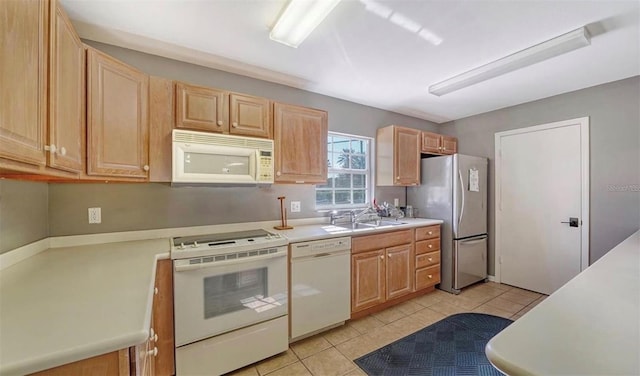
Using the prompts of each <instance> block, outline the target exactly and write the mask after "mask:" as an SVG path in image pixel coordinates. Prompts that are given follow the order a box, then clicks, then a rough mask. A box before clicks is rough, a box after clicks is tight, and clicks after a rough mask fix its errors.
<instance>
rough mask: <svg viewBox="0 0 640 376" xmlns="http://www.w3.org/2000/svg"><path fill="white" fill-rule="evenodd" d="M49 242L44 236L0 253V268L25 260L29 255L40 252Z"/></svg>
mask: <svg viewBox="0 0 640 376" xmlns="http://www.w3.org/2000/svg"><path fill="white" fill-rule="evenodd" d="M50 243H51V241H50V238H44V239H41V240H38V241H35V242H33V243H29V244H27V245H23V246H22V247H18V248H16V249H13V250H11V251H9V252H5V253H3V254H1V255H0V270H4V269H6V268H8V267H10V266H12V265H15V264H17V263H19V262H20V261H22V260H26V259H28V258H29V257H31V256H35V255H37V254H38V253H40V252H43V251H46V250H47V249H49V248H50Z"/></svg>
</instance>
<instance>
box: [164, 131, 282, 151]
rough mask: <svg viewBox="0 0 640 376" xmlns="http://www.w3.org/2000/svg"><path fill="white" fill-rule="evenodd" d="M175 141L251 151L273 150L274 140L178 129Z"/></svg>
mask: <svg viewBox="0 0 640 376" xmlns="http://www.w3.org/2000/svg"><path fill="white" fill-rule="evenodd" d="M173 141H176V142H185V143H191V144H205V145H220V146H232V147H243V148H250V149H267V150H272V149H273V141H272V140H263V139H259V138H251V137H241V136H229V135H225V134H216V133H204V132H192V131H182V130H177V129H176V130H174V131H173Z"/></svg>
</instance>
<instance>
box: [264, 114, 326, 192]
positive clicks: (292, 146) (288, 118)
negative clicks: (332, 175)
mask: <svg viewBox="0 0 640 376" xmlns="http://www.w3.org/2000/svg"><path fill="white" fill-rule="evenodd" d="M273 130H274V132H273V133H274V147H275V173H276V176H275V181H276V183H324V182H326V181H327V131H328V128H327V112H326V111H320V110H314V109H311V108H305V107H299V106H293V105H287V104H281V103H275V104H274V124H273Z"/></svg>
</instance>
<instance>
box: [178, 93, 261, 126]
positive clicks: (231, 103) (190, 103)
mask: <svg viewBox="0 0 640 376" xmlns="http://www.w3.org/2000/svg"><path fill="white" fill-rule="evenodd" d="M270 109H271V106H270V101H269V100H268V99H265V98H261V97H254V96H250V95H245V94H238V93H229V92H226V91H223V90H219V89H214V88H208V87H203V86H196V85H190V84H186V83H182V82H178V83H176V127H177V128H186V129H194V130H201V131H208V132H222V133H229V134H234V135H242V136H252V137H264V138H271V137H272V132H271V128H272V127H271V111H270Z"/></svg>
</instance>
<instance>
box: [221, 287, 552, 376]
mask: <svg viewBox="0 0 640 376" xmlns="http://www.w3.org/2000/svg"><path fill="white" fill-rule="evenodd" d="M545 298H546V295H542V294H538V293H535V292H531V291H527V290H522V289H519V288H516V287H511V286H508V285H501V284H498V283H493V282H487V283H480V284H476V285H474V286H471V287H468V288H466V289H464V290H463V291H462V292H461V293H460V295H453V294H449V293H446V292H444V291H440V290H437V289H436V290H435V291H434V292H432V293H429V294H426V295H423V296H420V297H417V298H414V299H412V300H409V301H407V302H404V303H401V304H399V305H396V306H394V307H390V308H387V309H386V310H384V311H381V312H379V313H375V314H373V315H369V316H366V317H363V318H361V319H358V320H352V321H349V322H347V323H346V324H345V325H343V326H341V327H338V328H335V329H332V330H330V331H327V332H323V333H320V334H317V335H315V336H313V337H310V338H307V339H304V340H301V341H298V342H295V343H292V344H291V346H290V347H289V350H287V351H286V352H284V353H282V354H279V355H275V356H273V357H271V358H268V359H265V360H263V361H261V362H258V363H255V364H252V365H250V366H247V367H245V368H242V369H240V370H237V371H235V372H232V373H231V374H229V376H231V375H233V376H263V375H269V376H298V375H300V376H303V375H314V376H342V375H349V376H351V375H366V374H365V373H364V372H363V371H362V370H361V369H360V368H359V367H358V366H357V365H356V364H355V363H354V362H353V360H354V359H357V358H359V357H361V356H362V355H365V354H367V353H369V352H371V351H373V350H375V349H378V348H380V347H383V346H385V345H387V344H389V343H391V342H393V341H395V340H398V339H400V338H402V337H404V336H407V335H409V334H411V333H413V332H415V331H417V330H419V329H422V328H424V327H427V326H429V325H431V324H433V323H434V322H436V321H439V320H441V319H443V318H445V317H446V316H449V315H452V314H455V313H462V312H480V313H487V314H491V315H495V316H501V317H506V318H509V319H512V320H517V319H518V318H519V317H521V316H522V315H524V314H525V313H526V312H528V311H529V310H530V309H531V308H533V307H534V306H535V305H536V304H538V303H540V302H541V301H542V300H544V299H545Z"/></svg>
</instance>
